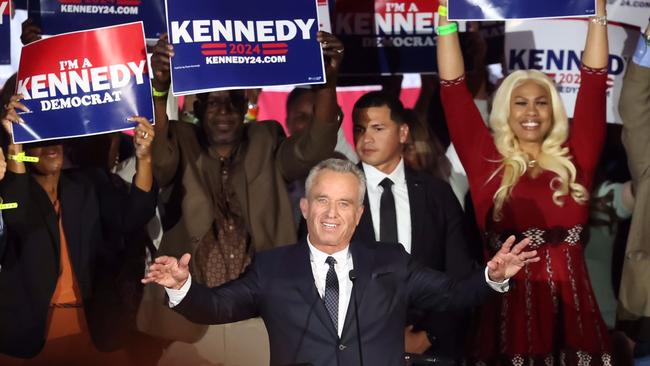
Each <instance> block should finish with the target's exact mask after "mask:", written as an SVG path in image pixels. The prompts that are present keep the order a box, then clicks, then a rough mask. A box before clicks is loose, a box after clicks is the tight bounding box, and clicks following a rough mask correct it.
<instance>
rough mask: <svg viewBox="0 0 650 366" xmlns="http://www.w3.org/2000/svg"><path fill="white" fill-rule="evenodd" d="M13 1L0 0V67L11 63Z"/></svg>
mask: <svg viewBox="0 0 650 366" xmlns="http://www.w3.org/2000/svg"><path fill="white" fill-rule="evenodd" d="M10 31H11V1H10V0H0V65H8V64H10V63H11V33H10Z"/></svg>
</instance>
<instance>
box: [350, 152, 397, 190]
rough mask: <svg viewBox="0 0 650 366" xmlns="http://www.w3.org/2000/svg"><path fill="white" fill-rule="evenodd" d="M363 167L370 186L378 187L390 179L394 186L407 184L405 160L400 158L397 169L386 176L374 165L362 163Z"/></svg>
mask: <svg viewBox="0 0 650 366" xmlns="http://www.w3.org/2000/svg"><path fill="white" fill-rule="evenodd" d="M361 165H362V166H363V171H364V173H365V174H366V181H367V182H368V186H372V187H377V186H379V183H381V181H382V180H384V178H386V177H388V178H390V180H392V181H393V184H404V183H405V182H406V176H405V174H404V159H402V158H400V159H399V163H397V166H396V167H395V169H394V170H393V171H392V172H391V173H390V174H386V173H384V172H382V171H381V170H379V169H377V168H375V167H374V166H372V165H369V164H366V163H361Z"/></svg>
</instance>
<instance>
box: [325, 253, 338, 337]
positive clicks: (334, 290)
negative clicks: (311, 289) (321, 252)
mask: <svg viewBox="0 0 650 366" xmlns="http://www.w3.org/2000/svg"><path fill="white" fill-rule="evenodd" d="M325 263H327V264H328V265H329V266H330V269H329V270H328V271H327V276H326V277H325V296H323V301H324V302H325V308H326V309H327V312H328V313H330V318H332V322H333V323H334V328H335V329H336V330H338V328H339V321H338V320H339V278H338V277H337V276H336V271H335V270H334V265H335V264H336V259H334V258H333V257H327V259H326V260H325Z"/></svg>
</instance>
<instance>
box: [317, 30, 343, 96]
mask: <svg viewBox="0 0 650 366" xmlns="http://www.w3.org/2000/svg"><path fill="white" fill-rule="evenodd" d="M316 40H317V41H318V42H320V44H321V47H322V48H323V56H325V74H326V75H327V85H330V86H336V80H337V79H338V76H339V69H340V68H341V62H342V61H343V52H344V51H345V50H344V48H343V43H342V42H341V41H340V40H339V39H338V38H336V37H335V36H334V35H333V34H331V33H327V32H323V31H319V32H318V33H317V34H316Z"/></svg>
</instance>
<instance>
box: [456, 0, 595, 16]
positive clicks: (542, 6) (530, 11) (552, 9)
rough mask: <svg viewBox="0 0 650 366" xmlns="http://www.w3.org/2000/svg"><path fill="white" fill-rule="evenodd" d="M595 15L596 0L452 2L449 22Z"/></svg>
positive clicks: (459, 0)
mask: <svg viewBox="0 0 650 366" xmlns="http://www.w3.org/2000/svg"><path fill="white" fill-rule="evenodd" d="M594 14H596V1H595V0H571V1H567V0H545V1H527V0H518V1H514V0H449V19H452V20H505V19H531V18H563V17H580V16H588V15H594Z"/></svg>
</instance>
